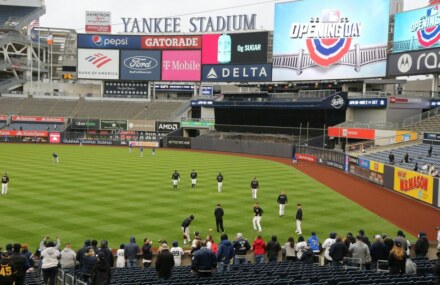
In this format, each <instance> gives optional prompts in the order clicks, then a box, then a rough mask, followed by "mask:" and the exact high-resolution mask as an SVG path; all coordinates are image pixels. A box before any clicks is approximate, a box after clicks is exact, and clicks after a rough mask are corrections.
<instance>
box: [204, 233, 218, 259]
mask: <svg viewBox="0 0 440 285" xmlns="http://www.w3.org/2000/svg"><path fill="white" fill-rule="evenodd" d="M206 247H207V248H209V249H210V250H212V252H213V253H214V254H217V251H218V246H217V244H216V243H215V241H214V238H213V237H212V235H208V236H207V237H206Z"/></svg>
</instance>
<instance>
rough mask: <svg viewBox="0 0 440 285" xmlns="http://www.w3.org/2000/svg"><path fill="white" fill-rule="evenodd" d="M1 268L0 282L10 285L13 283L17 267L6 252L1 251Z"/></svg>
mask: <svg viewBox="0 0 440 285" xmlns="http://www.w3.org/2000/svg"><path fill="white" fill-rule="evenodd" d="M1 270H2V272H4V273H2V274H0V284H5V285H12V284H14V279H15V275H16V274H17V269H16V268H15V265H14V263H13V262H11V260H10V259H9V255H8V253H7V252H2V253H1Z"/></svg>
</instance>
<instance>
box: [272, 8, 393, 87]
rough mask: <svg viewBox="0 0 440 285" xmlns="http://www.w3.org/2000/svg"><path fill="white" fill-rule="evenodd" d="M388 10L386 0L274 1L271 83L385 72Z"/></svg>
mask: <svg viewBox="0 0 440 285" xmlns="http://www.w3.org/2000/svg"><path fill="white" fill-rule="evenodd" d="M389 9H390V2H389V0H370V1H364V0H321V1H312V0H305V1H295V2H283V3H276V4H275V17H274V19H275V22H274V39H273V81H285V80H316V78H320V79H348V78H368V77H381V76H384V75H385V72H386V58H387V42H388V24H389V23H388V22H389ZM372 11H374V20H372Z"/></svg>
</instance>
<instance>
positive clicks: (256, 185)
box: [251, 177, 260, 200]
mask: <svg viewBox="0 0 440 285" xmlns="http://www.w3.org/2000/svg"><path fill="white" fill-rule="evenodd" d="M258 188H260V185H259V183H258V180H257V177H254V179H253V180H252V181H251V190H252V198H253V199H254V200H257V192H258Z"/></svg>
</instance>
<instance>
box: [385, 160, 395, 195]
mask: <svg viewBox="0 0 440 285" xmlns="http://www.w3.org/2000/svg"><path fill="white" fill-rule="evenodd" d="M383 186H384V187H385V188H387V189H390V190H391V191H392V190H393V187H394V167H392V166H390V165H386V164H385V166H384V173H383Z"/></svg>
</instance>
